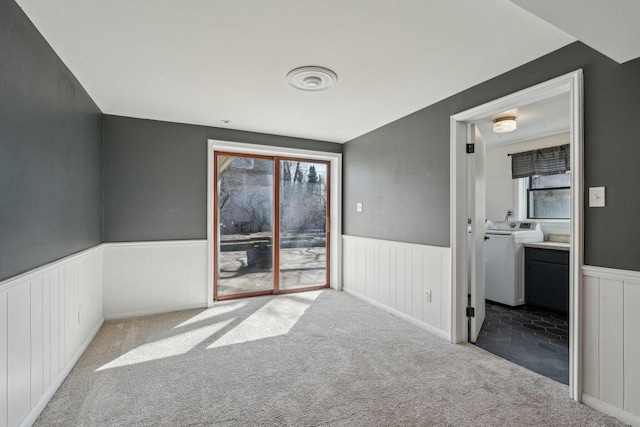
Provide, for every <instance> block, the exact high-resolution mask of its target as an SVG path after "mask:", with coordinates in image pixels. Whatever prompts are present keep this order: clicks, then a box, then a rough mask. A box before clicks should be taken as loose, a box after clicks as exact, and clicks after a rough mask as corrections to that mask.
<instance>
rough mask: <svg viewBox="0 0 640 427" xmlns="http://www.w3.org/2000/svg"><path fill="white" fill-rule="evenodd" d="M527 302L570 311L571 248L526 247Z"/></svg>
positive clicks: (525, 281) (525, 280) (525, 287)
mask: <svg viewBox="0 0 640 427" xmlns="http://www.w3.org/2000/svg"><path fill="white" fill-rule="evenodd" d="M524 290H525V302H526V303H527V304H534V305H537V306H540V307H544V308H550V309H552V310H557V311H561V312H563V313H567V312H568V311H569V252H568V251H560V250H554V249H540V248H525V274H524Z"/></svg>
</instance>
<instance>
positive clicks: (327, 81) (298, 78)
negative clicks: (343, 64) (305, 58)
mask: <svg viewBox="0 0 640 427" xmlns="http://www.w3.org/2000/svg"><path fill="white" fill-rule="evenodd" d="M337 81H338V76H337V75H336V73H334V72H333V71H331V70H330V69H328V68H324V67H316V66H309V67H300V68H296V69H294V70H291V71H289V72H288V73H287V82H288V83H289V85H290V86H291V87H293V88H295V89H300V90H307V91H318V90H325V89H327V88H328V87H330V86H333V85H334V84H335V83H336V82H337Z"/></svg>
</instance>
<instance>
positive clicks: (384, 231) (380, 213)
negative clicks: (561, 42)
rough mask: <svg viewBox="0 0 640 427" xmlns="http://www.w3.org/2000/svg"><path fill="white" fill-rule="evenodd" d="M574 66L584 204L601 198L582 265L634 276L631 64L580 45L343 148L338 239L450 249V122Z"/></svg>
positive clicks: (639, 112)
mask: <svg viewBox="0 0 640 427" xmlns="http://www.w3.org/2000/svg"><path fill="white" fill-rule="evenodd" d="M580 68H582V69H583V71H584V171H585V198H586V197H587V196H588V187H590V186H605V187H606V201H607V206H606V207H605V208H589V207H585V221H584V223H585V228H584V230H585V263H586V264H588V265H594V266H601V267H609V268H619V269H627V270H636V271H638V270H640V249H639V248H640V243H639V242H640V223H639V222H638V221H639V218H640V191H639V190H638V182H640V166H638V163H639V161H640V138H639V136H638V135H639V134H640V133H639V132H638V128H637V121H638V117H640V59H636V60H634V61H630V62H627V63H625V64H618V63H616V62H614V61H612V60H610V59H609V58H607V57H605V56H604V55H601V54H600V53H598V52H596V51H594V50H593V49H591V48H589V47H587V46H586V45H584V44H582V43H579V42H576V43H573V44H570V45H568V46H566V47H564V48H562V49H559V50H557V51H555V52H552V53H550V54H548V55H546V56H543V57H541V58H539V59H536V60H535V61H532V62H530V63H528V64H525V65H523V66H521V67H518V68H516V69H514V70H512V71H509V72H507V73H505V74H502V75H500V76H498V77H496V78H494V79H491V80H488V81H486V82H484V83H481V84H479V85H477V86H474V87H472V88H470V89H468V90H465V91H463V92H461V93H458V94H456V95H454V96H452V97H450V98H447V99H445V100H443V101H441V102H438V103H436V104H434V105H431V106H429V107H427V108H424V109H422V110H420V111H417V112H415V113H413V114H411V115H409V116H406V117H404V118H402V119H400V120H397V121H395V122H392V123H390V124H388V125H386V126H383V127H381V128H379V129H377V130H374V131H372V132H370V133H367V134H365V135H363V136H360V137H358V138H355V139H353V140H351V141H349V142H348V143H346V144H345V146H344V167H343V170H344V177H343V179H344V181H343V187H344V194H343V232H344V233H345V234H349V235H354V236H363V237H372V238H378V239H386V240H395V241H401V242H412V243H420V244H426V245H434V246H449V245H450V242H449V228H450V224H449V117H450V116H451V115H453V114H456V113H459V112H462V111H465V110H467V109H470V108H472V107H475V106H477V105H481V104H483V103H486V102H489V101H492V100H494V99H497V98H500V97H502V96H505V95H508V94H511V93H513V92H516V91H519V90H521V89H525V88H527V87H530V86H533V85H536V84H538V83H542V82H544V81H546V80H549V79H552V78H554V77H557V76H560V75H563V74H566V73H569V72H572V71H575V70H577V69H580ZM357 202H362V203H363V204H364V209H363V212H362V213H356V203H357Z"/></svg>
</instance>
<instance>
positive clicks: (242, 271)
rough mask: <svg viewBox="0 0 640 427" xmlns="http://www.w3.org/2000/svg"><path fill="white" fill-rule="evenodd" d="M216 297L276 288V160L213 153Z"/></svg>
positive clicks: (267, 290)
mask: <svg viewBox="0 0 640 427" xmlns="http://www.w3.org/2000/svg"><path fill="white" fill-rule="evenodd" d="M216 162H217V164H216V166H217V184H218V188H217V195H216V210H217V224H218V230H217V237H218V238H217V245H218V253H217V256H216V271H217V277H216V296H215V298H216V299H224V298H225V297H229V296H235V295H239V294H262V293H265V294H266V293H272V292H273V289H274V277H273V276H274V274H273V272H274V269H273V261H274V254H273V229H274V221H273V219H274V188H273V184H274V161H273V160H271V159H263V158H258V157H249V156H247V157H245V156H241V155H237V154H233V155H231V154H230V155H225V154H224V153H216Z"/></svg>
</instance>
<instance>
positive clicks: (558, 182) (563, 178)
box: [529, 172, 571, 189]
mask: <svg viewBox="0 0 640 427" xmlns="http://www.w3.org/2000/svg"><path fill="white" fill-rule="evenodd" d="M557 187H571V172H566V173H560V174H556V175H535V176H532V177H531V183H530V187H529V188H531V189H534V188H557Z"/></svg>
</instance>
